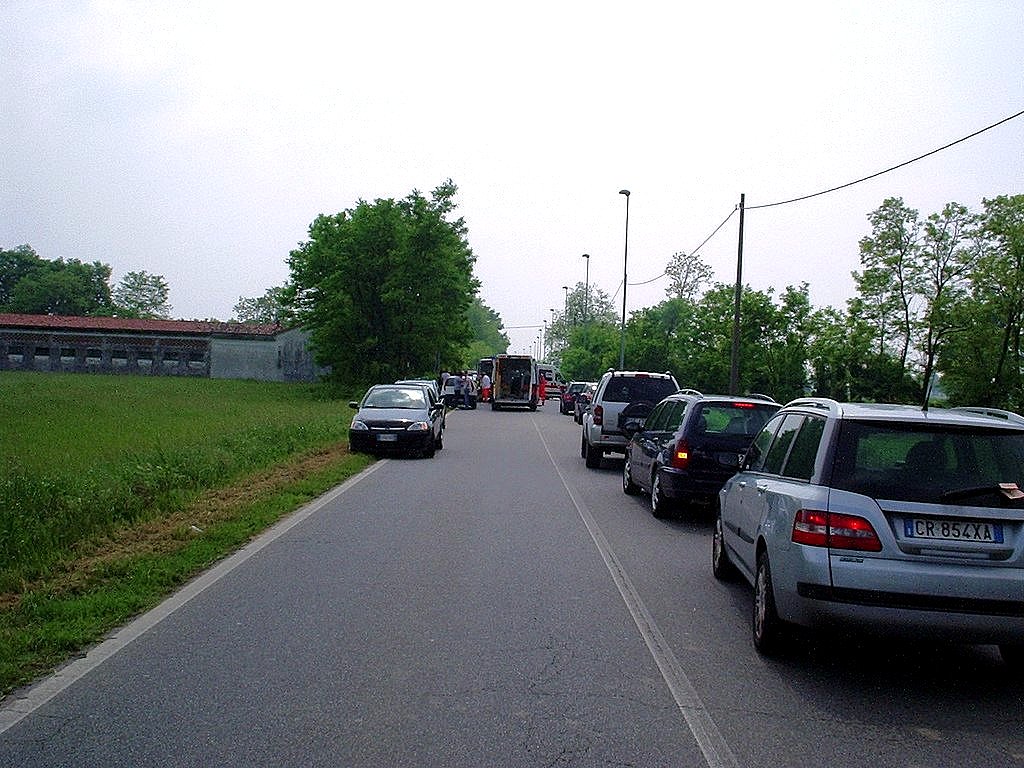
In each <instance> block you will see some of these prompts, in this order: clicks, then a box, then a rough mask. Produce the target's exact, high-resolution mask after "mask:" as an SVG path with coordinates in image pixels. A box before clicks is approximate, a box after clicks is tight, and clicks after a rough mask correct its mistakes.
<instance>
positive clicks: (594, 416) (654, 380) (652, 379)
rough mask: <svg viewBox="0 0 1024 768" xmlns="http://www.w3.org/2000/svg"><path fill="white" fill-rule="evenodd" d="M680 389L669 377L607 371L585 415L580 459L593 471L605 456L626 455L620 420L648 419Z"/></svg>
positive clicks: (644, 373)
mask: <svg viewBox="0 0 1024 768" xmlns="http://www.w3.org/2000/svg"><path fill="white" fill-rule="evenodd" d="M678 389H679V385H678V384H677V383H676V380H675V378H674V377H673V376H672V374H670V373H650V372H648V371H611V370H610V371H608V372H607V373H605V374H604V376H602V377H601V380H600V381H598V382H597V389H596V390H595V391H594V397H593V400H592V401H591V403H590V408H588V409H587V412H586V413H585V414H583V437H582V441H581V443H580V455H581V456H583V460H584V461H585V462H586V465H587V466H588V467H590V468H591V469H596V468H597V467H599V466H601V459H602V457H603V456H604V455H605V454H606V453H625V451H626V433H625V432H623V431H622V424H621V419H623V418H627V417H630V416H647V414H649V413H650V412H651V410H652V409H653V408H654V406H655V404H657V403H659V402H661V400H662V399H663V398H665V397H667V396H668V395H671V394H672V393H673V392H676V391H677V390H678Z"/></svg>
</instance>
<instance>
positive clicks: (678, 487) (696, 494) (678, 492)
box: [659, 467, 729, 504]
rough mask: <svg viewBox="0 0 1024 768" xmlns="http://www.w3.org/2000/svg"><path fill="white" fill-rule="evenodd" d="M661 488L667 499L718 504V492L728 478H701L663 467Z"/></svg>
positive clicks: (661, 469)
mask: <svg viewBox="0 0 1024 768" xmlns="http://www.w3.org/2000/svg"><path fill="white" fill-rule="evenodd" d="M659 471H660V472H661V488H662V492H663V493H664V494H665V496H666V497H668V498H670V499H674V500H678V501H686V502H696V503H699V504H717V503H718V492H719V491H721V490H722V486H723V485H725V481H726V480H728V479H729V478H728V477H700V476H696V477H695V476H694V475H693V474H692V473H689V472H685V471H682V470H678V469H674V468H672V467H661V468H660V469H659Z"/></svg>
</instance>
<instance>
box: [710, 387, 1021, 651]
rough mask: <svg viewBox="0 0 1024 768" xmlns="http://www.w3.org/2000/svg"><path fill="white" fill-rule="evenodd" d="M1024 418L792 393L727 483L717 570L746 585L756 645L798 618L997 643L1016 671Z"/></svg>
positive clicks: (777, 637) (768, 643)
mask: <svg viewBox="0 0 1024 768" xmlns="http://www.w3.org/2000/svg"><path fill="white" fill-rule="evenodd" d="M1022 488H1024V425H1022V424H1020V423H1017V422H1016V421H1013V420H1009V419H1005V418H998V417H993V416H987V415H983V414H975V413H970V412H963V411H954V410H941V409H931V410H922V409H920V408H914V407H910V406H903V405H865V404H850V403H837V402H835V401H832V400H824V399H815V398H808V399H801V400H795V401H793V402H791V403H789V404H788V405H787V406H785V407H784V408H783V409H782V410H780V411H779V412H778V413H777V414H776V415H775V416H774V417H772V419H771V420H770V421H769V422H768V423H767V424H766V425H765V428H764V429H763V430H762V431H761V433H760V434H759V435H758V436H757V437H756V438H755V439H754V442H753V444H752V445H751V447H750V449H749V451H748V452H747V455H746V457H745V459H744V462H743V467H742V470H741V471H740V472H739V473H737V474H736V475H734V476H733V477H732V478H731V479H729V480H728V481H727V482H726V484H725V486H724V488H723V489H722V492H721V494H720V498H721V504H720V507H721V508H720V512H719V515H718V519H717V521H716V524H715V531H714V535H713V545H712V567H713V571H714V574H715V576H716V577H718V578H720V579H722V578H728V577H729V576H730V575H731V574H733V573H734V572H736V571H738V572H739V573H740V574H741V575H742V576H743V578H744V579H746V580H747V581H748V582H750V584H751V585H753V588H754V600H753V604H754V610H753V622H752V623H753V637H754V645H755V646H756V648H757V649H758V650H759V651H760V652H762V653H771V652H772V651H774V650H776V649H777V648H778V647H779V646H780V645H781V644H782V643H783V642H784V639H785V636H786V631H787V629H788V628H789V626H790V625H791V624H795V625H803V626H806V627H815V628H841V629H849V628H851V627H852V628H854V629H856V630H859V631H863V632H871V633H896V634H901V635H909V636H911V637H924V638H927V639H928V640H933V639H943V638H944V639H948V640H953V641H960V642H968V643H971V642H974V643H995V644H998V645H999V648H1000V651H1001V652H1002V656H1003V658H1004V659H1005V660H1006V662H1007V663H1009V664H1010V665H1012V666H1014V667H1016V668H1017V669H1020V668H1022V667H1024V587H1022V585H1024V491H1022V490H1021V489H1022Z"/></svg>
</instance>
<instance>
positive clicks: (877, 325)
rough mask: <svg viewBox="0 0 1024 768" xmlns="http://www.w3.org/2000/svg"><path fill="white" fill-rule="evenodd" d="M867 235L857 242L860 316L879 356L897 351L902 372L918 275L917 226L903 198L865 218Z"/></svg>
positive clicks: (910, 335)
mask: <svg viewBox="0 0 1024 768" xmlns="http://www.w3.org/2000/svg"><path fill="white" fill-rule="evenodd" d="M868 220H869V221H870V222H871V234H870V235H869V236H867V237H865V238H863V239H861V241H860V263H861V265H862V266H863V267H864V270H863V271H862V272H854V273H853V279H854V282H855V283H856V284H857V290H858V293H859V294H860V299H861V302H862V305H861V312H860V317H861V319H862V320H863V322H865V323H868V324H869V325H870V326H872V327H873V328H874V329H875V341H876V344H877V350H878V353H879V354H883V353H885V352H888V351H891V350H895V351H896V355H897V357H898V359H899V361H900V364H901V365H902V366H903V367H904V368H906V366H907V359H908V356H909V354H910V345H911V342H912V340H913V332H914V316H915V307H914V303H913V299H914V295H915V293H916V292H917V285H918V281H919V276H920V271H921V270H920V264H919V260H918V252H919V245H918V241H919V239H920V232H921V223H920V220H919V217H918V212H917V211H915V210H912V209H910V208H908V207H907V206H906V204H904V202H903V199H902V198H888V199H887V200H885V201H884V202H883V203H882V205H881V206H879V208H878V209H877V210H875V211H873V212H872V213H870V214H869V215H868Z"/></svg>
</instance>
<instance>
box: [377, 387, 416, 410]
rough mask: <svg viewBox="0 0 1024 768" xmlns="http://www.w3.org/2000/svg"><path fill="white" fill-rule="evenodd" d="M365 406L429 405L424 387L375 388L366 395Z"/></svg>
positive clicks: (405, 406) (413, 406)
mask: <svg viewBox="0 0 1024 768" xmlns="http://www.w3.org/2000/svg"><path fill="white" fill-rule="evenodd" d="M363 407H364V408H417V409H420V410H422V409H424V408H426V407H427V398H426V395H424V393H423V390H422V389H375V390H373V391H372V392H370V393H369V394H368V395H367V396H366V400H365V401H364V402H363Z"/></svg>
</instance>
